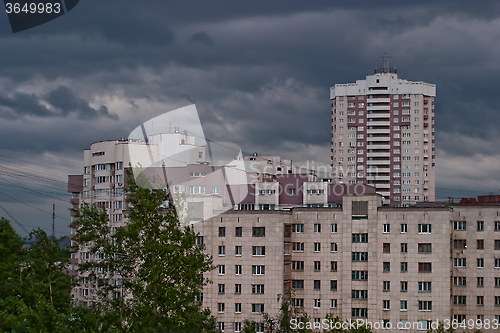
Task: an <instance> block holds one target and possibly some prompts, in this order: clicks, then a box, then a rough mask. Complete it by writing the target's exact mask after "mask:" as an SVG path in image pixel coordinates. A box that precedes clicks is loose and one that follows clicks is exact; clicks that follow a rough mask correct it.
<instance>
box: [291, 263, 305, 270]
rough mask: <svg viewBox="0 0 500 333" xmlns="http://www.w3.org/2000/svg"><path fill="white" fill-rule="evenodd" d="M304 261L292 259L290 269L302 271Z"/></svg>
mask: <svg viewBox="0 0 500 333" xmlns="http://www.w3.org/2000/svg"><path fill="white" fill-rule="evenodd" d="M303 270H304V262H303V261H292V271H303Z"/></svg>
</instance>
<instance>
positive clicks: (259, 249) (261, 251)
mask: <svg viewBox="0 0 500 333" xmlns="http://www.w3.org/2000/svg"><path fill="white" fill-rule="evenodd" d="M252 255H253V256H265V255H266V247H265V246H252Z"/></svg>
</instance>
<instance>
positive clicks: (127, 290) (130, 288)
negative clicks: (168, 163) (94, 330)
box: [73, 172, 216, 332]
mask: <svg viewBox="0 0 500 333" xmlns="http://www.w3.org/2000/svg"><path fill="white" fill-rule="evenodd" d="M139 181H140V182H141V185H142V186H139V185H138V183H139ZM145 184H146V185H148V184H151V182H149V183H148V182H145V180H144V179H141V180H139V179H138V180H137V182H136V181H135V180H134V178H133V176H132V173H131V172H129V173H128V177H127V187H126V188H125V192H126V195H127V199H126V202H127V205H128V206H127V217H128V222H127V223H126V224H125V225H124V226H123V227H119V228H117V229H116V230H112V229H111V227H110V223H109V221H108V219H107V215H106V213H105V211H104V210H101V209H97V208H96V207H95V206H89V205H82V206H80V207H77V206H75V207H74V208H73V210H74V212H75V213H76V216H75V222H74V224H75V227H77V235H76V238H75V243H76V245H75V248H78V247H79V246H82V245H84V244H87V245H88V246H89V247H88V249H89V252H90V254H91V255H92V256H94V258H96V260H91V261H88V262H83V263H81V264H80V265H79V271H80V272H81V273H88V276H89V279H90V280H91V281H92V282H96V283H97V285H98V302H96V307H98V309H99V310H98V311H99V312H100V313H104V315H103V317H102V321H103V325H107V327H109V328H110V329H111V328H113V327H117V328H120V329H121V330H122V331H126V332H193V331H204V332H211V331H215V326H216V320H215V317H213V316H212V315H211V314H210V311H209V310H208V309H202V308H201V304H200V302H197V301H196V298H197V297H198V296H199V295H200V292H201V290H202V288H203V286H204V285H206V284H207V283H208V282H209V281H208V280H206V279H205V278H204V276H203V274H204V273H205V272H207V271H209V270H211V269H213V268H214V267H213V265H212V258H211V256H209V255H207V254H205V253H204V252H203V250H204V247H203V246H196V245H195V241H196V237H197V234H196V233H195V232H194V230H193V228H192V227H191V226H189V225H187V226H184V227H183V226H181V225H180V223H179V219H178V217H177V213H176V211H175V210H174V209H171V208H168V207H165V202H166V201H168V200H169V195H168V191H166V190H165V189H162V188H157V189H155V188H154V186H146V185H145ZM153 185H155V184H153ZM148 187H149V188H148Z"/></svg>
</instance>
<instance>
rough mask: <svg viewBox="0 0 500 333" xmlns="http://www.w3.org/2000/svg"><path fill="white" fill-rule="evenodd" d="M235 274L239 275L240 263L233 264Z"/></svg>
mask: <svg viewBox="0 0 500 333" xmlns="http://www.w3.org/2000/svg"><path fill="white" fill-rule="evenodd" d="M234 271H235V275H241V265H234Z"/></svg>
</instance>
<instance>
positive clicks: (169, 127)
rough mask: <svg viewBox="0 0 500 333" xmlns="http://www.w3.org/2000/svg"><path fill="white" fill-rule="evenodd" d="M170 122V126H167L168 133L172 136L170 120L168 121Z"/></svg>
mask: <svg viewBox="0 0 500 333" xmlns="http://www.w3.org/2000/svg"><path fill="white" fill-rule="evenodd" d="M168 121H169V122H170V125H169V126H168V133H169V134H172V119H169V120H168Z"/></svg>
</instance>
